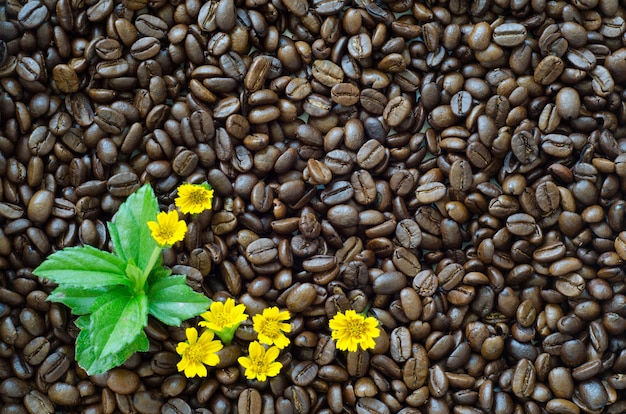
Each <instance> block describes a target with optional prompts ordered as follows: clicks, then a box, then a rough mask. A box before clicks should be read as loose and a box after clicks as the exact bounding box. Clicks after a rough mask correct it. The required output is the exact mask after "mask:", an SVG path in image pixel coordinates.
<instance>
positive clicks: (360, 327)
mask: <svg viewBox="0 0 626 414" xmlns="http://www.w3.org/2000/svg"><path fill="white" fill-rule="evenodd" d="M328 326H329V327H330V329H332V338H333V339H335V340H336V341H337V349H339V350H341V351H346V350H348V351H356V350H357V348H358V346H359V345H360V346H361V349H363V350H365V349H369V348H374V347H375V346H376V343H375V342H374V338H377V337H378V336H379V335H380V330H379V329H378V321H377V320H376V319H374V318H372V317H371V316H370V317H367V318H366V317H365V316H363V315H361V314H358V313H356V311H354V310H348V311H346V313H345V314H343V313H341V312H338V313H337V314H336V315H335V316H334V317H333V318H332V319H331V320H330V321H329V322H328Z"/></svg>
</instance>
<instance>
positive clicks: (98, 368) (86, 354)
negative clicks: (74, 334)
mask: <svg viewBox="0 0 626 414" xmlns="http://www.w3.org/2000/svg"><path fill="white" fill-rule="evenodd" d="M81 318H82V317H81ZM79 319H80V318H79ZM84 323H85V321H82V323H81V325H83V324H84ZM77 326H78V324H77ZM131 339H132V340H130V341H129V342H128V344H127V345H126V346H125V347H124V348H123V349H122V350H120V351H119V352H116V353H113V354H109V355H103V354H97V353H96V352H95V347H94V346H93V344H92V342H91V331H89V329H88V328H81V331H80V333H79V334H78V338H76V361H78V364H79V365H80V366H81V367H82V368H83V369H84V370H85V371H87V373H88V374H89V375H97V374H102V373H104V372H106V371H108V370H110V369H111V368H115V367H117V366H120V365H122V364H123V363H124V362H126V360H127V359H128V358H129V357H130V356H131V355H133V354H134V353H135V352H145V351H147V350H148V348H149V347H150V342H149V341H148V337H147V336H146V333H145V332H144V331H143V330H142V331H140V332H139V333H138V334H137V336H136V337H135V338H131Z"/></svg>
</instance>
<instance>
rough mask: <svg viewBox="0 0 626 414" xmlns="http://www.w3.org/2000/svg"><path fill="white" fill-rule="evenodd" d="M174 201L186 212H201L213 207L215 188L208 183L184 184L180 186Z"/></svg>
mask: <svg viewBox="0 0 626 414" xmlns="http://www.w3.org/2000/svg"><path fill="white" fill-rule="evenodd" d="M174 202H175V203H176V206H177V207H178V208H179V209H180V211H181V212H182V213H184V214H187V213H189V214H199V213H202V212H203V211H204V210H210V209H211V207H212V204H213V189H211V188H210V186H209V185H208V184H200V185H198V184H183V185H181V186H180V187H178V197H176V199H175V200H174Z"/></svg>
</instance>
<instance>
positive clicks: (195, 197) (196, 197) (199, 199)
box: [189, 191, 206, 204]
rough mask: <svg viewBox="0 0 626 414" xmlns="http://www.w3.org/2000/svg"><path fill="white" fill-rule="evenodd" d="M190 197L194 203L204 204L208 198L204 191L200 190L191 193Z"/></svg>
mask: <svg viewBox="0 0 626 414" xmlns="http://www.w3.org/2000/svg"><path fill="white" fill-rule="evenodd" d="M189 198H190V199H191V202H192V203H194V204H202V203H204V202H205V200H206V197H205V196H204V193H202V192H200V191H194V192H193V193H191V194H190V195H189Z"/></svg>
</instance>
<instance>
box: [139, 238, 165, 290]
mask: <svg viewBox="0 0 626 414" xmlns="http://www.w3.org/2000/svg"><path fill="white" fill-rule="evenodd" d="M162 252H163V248H162V247H160V246H155V247H154V250H152V255H151V256H150V261H149V262H148V265H147V266H146V268H145V269H143V275H142V279H143V284H144V285H145V284H146V280H147V279H148V275H149V274H150V272H151V271H152V268H153V267H154V265H155V263H156V261H157V260H158V259H159V256H160V255H161V253H162ZM141 289H143V286H141Z"/></svg>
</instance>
